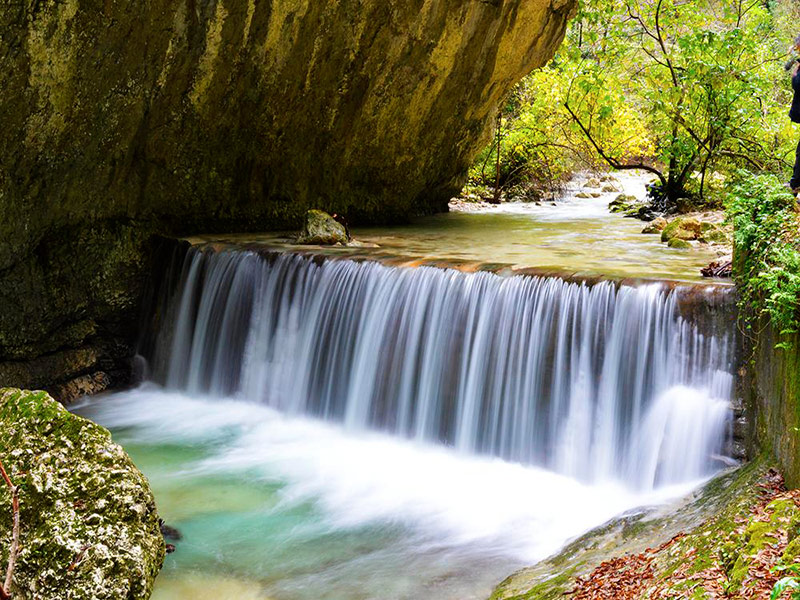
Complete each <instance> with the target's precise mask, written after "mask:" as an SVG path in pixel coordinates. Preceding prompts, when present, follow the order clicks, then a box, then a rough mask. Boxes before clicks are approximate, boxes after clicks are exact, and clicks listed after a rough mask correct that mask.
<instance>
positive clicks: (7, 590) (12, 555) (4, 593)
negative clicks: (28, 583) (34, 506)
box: [0, 460, 19, 600]
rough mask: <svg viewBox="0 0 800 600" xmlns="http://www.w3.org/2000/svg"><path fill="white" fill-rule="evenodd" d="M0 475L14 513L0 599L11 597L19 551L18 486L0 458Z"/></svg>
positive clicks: (0, 588)
mask: <svg viewBox="0 0 800 600" xmlns="http://www.w3.org/2000/svg"><path fill="white" fill-rule="evenodd" d="M0 475H2V477H3V480H4V481H5V482H6V486H8V489H9V491H10V492H11V510H12V511H13V515H14V517H13V518H14V524H13V527H12V530H11V550H10V551H9V553H8V568H7V569H6V580H5V583H4V584H3V586H2V587H0V600H9V599H10V598H11V584H12V582H13V581H14V567H15V566H16V564H17V554H18V553H19V486H16V485H14V483H13V482H12V481H11V478H10V477H9V476H8V473H7V472H6V469H5V467H4V466H3V461H1V460H0Z"/></svg>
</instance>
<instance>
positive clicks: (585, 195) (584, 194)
mask: <svg viewBox="0 0 800 600" xmlns="http://www.w3.org/2000/svg"><path fill="white" fill-rule="evenodd" d="M575 197H576V198H591V197H592V195H591V194H590V193H589V192H578V193H577V194H575Z"/></svg>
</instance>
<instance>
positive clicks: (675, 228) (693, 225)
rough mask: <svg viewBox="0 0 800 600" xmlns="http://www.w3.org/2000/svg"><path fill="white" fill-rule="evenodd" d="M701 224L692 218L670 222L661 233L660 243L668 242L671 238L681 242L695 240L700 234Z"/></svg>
mask: <svg viewBox="0 0 800 600" xmlns="http://www.w3.org/2000/svg"><path fill="white" fill-rule="evenodd" d="M702 227H703V224H702V223H701V221H699V220H698V219H695V218H694V217H679V218H677V219H673V220H672V221H670V222H669V223H668V224H667V226H666V227H664V229H663V231H662V232H661V241H662V242H668V241H669V240H671V239H673V238H677V239H679V240H683V241H690V240H696V239H698V238H699V236H700V234H701V233H702Z"/></svg>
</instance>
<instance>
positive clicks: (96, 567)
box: [0, 388, 165, 600]
mask: <svg viewBox="0 0 800 600" xmlns="http://www.w3.org/2000/svg"><path fill="white" fill-rule="evenodd" d="M0 427H2V435H0V458H1V459H2V461H3V464H4V466H5V469H6V471H7V472H8V474H9V476H10V478H11V480H12V482H13V484H14V485H15V486H17V487H18V488H19V507H20V513H19V514H20V529H19V534H20V536H19V537H20V550H19V554H18V557H17V562H16V568H15V570H14V577H13V583H12V586H11V590H10V591H11V593H12V598H14V599H15V600H16V599H23V598H24V599H27V598H36V599H37V600H50V599H53V600H55V599H64V598H69V599H70V600H101V599H109V600H110V599H115V600H119V599H129V600H134V599H140V598H141V599H146V598H149V597H150V593H151V591H152V588H153V582H154V580H155V578H156V575H157V574H158V572H159V570H160V569H161V564H162V562H163V560H164V552H165V549H164V539H163V538H162V535H161V531H160V529H159V519H158V515H157V513H156V506H155V501H154V499H153V494H152V493H151V491H150V486H149V484H148V482H147V479H146V478H145V477H144V475H142V473H141V472H139V470H138V469H137V468H136V467H135V466H134V464H133V462H132V461H131V459H130V457H129V456H128V455H127V454H126V453H125V452H124V451H123V450H122V448H121V447H120V446H118V445H117V444H115V443H114V442H112V441H111V434H110V433H109V432H108V431H107V430H106V429H104V428H103V427H100V426H99V425H95V424H94V423H92V422H90V421H88V420H86V419H84V418H82V417H79V416H77V415H74V414H72V413H70V412H68V411H67V410H66V409H65V408H63V407H62V406H61V405H60V404H58V403H57V402H55V401H54V400H53V399H52V398H50V396H48V395H47V394H46V393H45V392H27V391H20V390H17V389H10V388H4V389H0ZM11 506H12V504H11V493H10V491H9V489H8V486H7V485H6V484H5V483H3V481H2V480H0V571H2V573H3V575H5V571H6V565H7V564H8V559H9V551H10V548H11V540H12V510H11Z"/></svg>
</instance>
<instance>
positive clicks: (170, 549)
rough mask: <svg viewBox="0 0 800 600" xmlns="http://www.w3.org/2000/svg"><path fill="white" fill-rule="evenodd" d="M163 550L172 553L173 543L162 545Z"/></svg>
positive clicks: (173, 549) (173, 550)
mask: <svg viewBox="0 0 800 600" xmlns="http://www.w3.org/2000/svg"><path fill="white" fill-rule="evenodd" d="M164 550H165V551H166V552H167V554H172V553H173V552H175V544H167V545H166V546H164Z"/></svg>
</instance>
